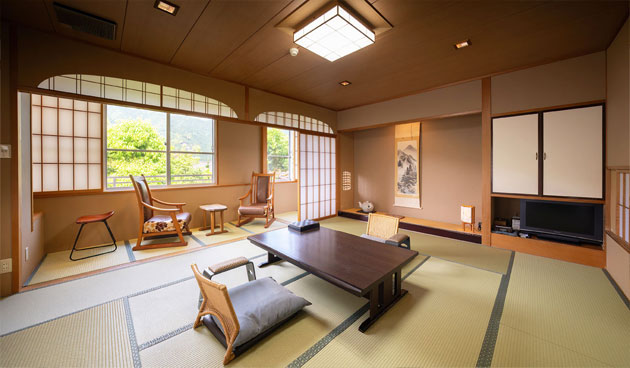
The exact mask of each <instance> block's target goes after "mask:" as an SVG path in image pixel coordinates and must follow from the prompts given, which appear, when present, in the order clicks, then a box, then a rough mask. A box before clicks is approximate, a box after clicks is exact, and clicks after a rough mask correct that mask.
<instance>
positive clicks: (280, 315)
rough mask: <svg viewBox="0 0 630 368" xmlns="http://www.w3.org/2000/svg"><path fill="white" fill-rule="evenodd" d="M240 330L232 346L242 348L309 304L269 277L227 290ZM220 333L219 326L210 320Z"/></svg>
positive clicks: (216, 322)
mask: <svg viewBox="0 0 630 368" xmlns="http://www.w3.org/2000/svg"><path fill="white" fill-rule="evenodd" d="M228 293H229V294H230V300H231V301H232V305H233V306H234V312H235V313H236V318H238V323H239V325H240V326H241V329H240V331H239V333H238V336H237V337H236V341H235V342H234V347H236V346H239V345H242V344H244V343H246V342H247V341H249V340H251V339H253V338H254V337H256V336H258V335H259V334H261V333H262V332H265V331H266V330H267V329H269V328H271V327H273V326H275V325H277V324H278V323H280V322H282V321H284V320H286V319H287V318H289V317H291V316H292V315H294V314H295V313H297V312H298V311H299V310H301V309H302V308H304V307H306V306H307V305H311V303H310V302H309V301H308V300H306V299H304V298H302V297H299V296H297V295H295V294H293V293H292V292H291V291H289V289H287V288H285V287H283V286H282V285H279V284H278V283H277V282H276V281H275V280H274V279H272V278H271V277H265V278H262V279H258V280H254V281H250V282H247V283H245V284H242V285H239V286H237V287H234V288H232V289H229V290H228ZM212 319H213V320H214V323H215V324H216V325H217V326H219V328H220V329H221V331H223V326H221V324H220V323H219V321H218V320H217V319H216V318H214V317H212Z"/></svg>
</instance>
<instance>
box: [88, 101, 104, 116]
mask: <svg viewBox="0 0 630 368" xmlns="http://www.w3.org/2000/svg"><path fill="white" fill-rule="evenodd" d="M88 111H91V112H97V113H99V114H100V112H101V104H100V103H96V102H88Z"/></svg>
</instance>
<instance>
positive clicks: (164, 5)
mask: <svg viewBox="0 0 630 368" xmlns="http://www.w3.org/2000/svg"><path fill="white" fill-rule="evenodd" d="M153 7H154V8H156V9H159V10H161V11H163V12H165V13H169V14H170V15H175V14H177V11H178V10H179V6H177V5H175V4H172V3H169V2H168V1H164V0H156V2H155V4H154V5H153Z"/></svg>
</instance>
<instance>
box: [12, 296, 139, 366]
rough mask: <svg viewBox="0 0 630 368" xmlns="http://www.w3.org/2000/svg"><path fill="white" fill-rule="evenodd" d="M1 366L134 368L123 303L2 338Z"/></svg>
mask: <svg viewBox="0 0 630 368" xmlns="http://www.w3.org/2000/svg"><path fill="white" fill-rule="evenodd" d="M42 308H45V305H42ZM0 367H133V358H132V351H131V345H130V342H129V333H128V328H127V320H126V318H125V308H124V304H123V300H122V299H119V300H116V301H113V302H111V303H107V304H103V305H100V306H97V307H94V308H90V309H88V310H84V311H82V312H79V313H75V314H71V315H69V316H65V317H62V318H59V319H56V320H54V321H51V322H48V323H44V324H42V325H38V326H35V327H32V328H29V329H26V330H23V331H19V332H16V333H14V334H11V335H8V336H4V337H1V338H0Z"/></svg>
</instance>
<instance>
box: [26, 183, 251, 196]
mask: <svg viewBox="0 0 630 368" xmlns="http://www.w3.org/2000/svg"><path fill="white" fill-rule="evenodd" d="M249 185H251V184H250V183H242V184H200V185H185V186H170V187H154V188H151V191H152V192H163V191H171V190H187V189H204V188H208V189H209V188H227V187H241V186H249ZM133 192H134V190H133V188H124V189H122V188H121V189H105V190H100V189H99V190H81V191H79V190H75V191H66V192H38V193H33V197H35V198H51V197H72V196H85V195H101V194H122V193H133Z"/></svg>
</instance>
